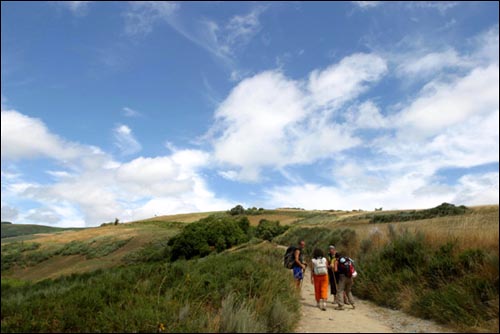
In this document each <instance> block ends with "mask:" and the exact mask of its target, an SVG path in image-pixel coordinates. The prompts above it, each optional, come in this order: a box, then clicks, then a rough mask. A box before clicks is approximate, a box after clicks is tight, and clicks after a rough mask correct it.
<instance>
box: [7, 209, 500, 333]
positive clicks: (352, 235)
mask: <svg viewBox="0 0 500 334" xmlns="http://www.w3.org/2000/svg"><path fill="white" fill-rule="evenodd" d="M411 212H412V211H411V210H407V211H405V213H404V214H402V213H401V211H392V212H389V211H377V212H364V211H333V210H329V211H305V210H293V209H281V210H258V211H250V212H249V213H251V214H248V215H243V216H246V217H247V218H248V220H246V221H245V220H244V219H243V220H242V219H241V218H242V217H243V216H242V215H236V216H230V215H229V214H227V213H222V212H219V213H216V214H215V215H213V213H197V214H188V215H176V216H163V217H154V218H151V219H148V220H143V221H139V222H133V223H125V224H119V225H117V226H114V225H106V226H102V227H97V228H89V229H85V230H79V231H66V232H64V233H56V234H40V235H35V236H33V238H32V239H31V240H26V241H9V242H7V243H5V242H4V243H2V332H3V331H9V332H10V331H13V332H16V331H34V332H39V331H60V332H83V331H90V332H92V331H111V332H117V331H125V332H131V331H150V332H151V331H154V330H155V328H156V327H155V326H158V325H159V324H164V325H165V327H166V329H165V330H166V331H167V332H174V331H193V332H199V331H203V332H206V331H234V332H241V331H246V332H248V331H272V332H275V331H276V332H278V331H290V330H293V326H294V324H295V320H293V319H294V317H295V316H298V310H297V309H296V305H297V304H298V303H294V301H295V302H296V298H297V297H298V296H297V295H295V294H294V293H293V292H290V290H288V288H286V287H287V286H288V284H289V283H291V282H290V281H291V276H290V275H289V273H288V272H286V270H284V268H283V267H282V264H281V262H282V255H283V254H282V250H281V251H280V250H277V249H276V247H275V246H273V244H275V243H279V244H282V245H288V244H291V243H296V242H297V240H298V239H305V240H306V243H307V249H306V253H308V254H310V253H311V252H312V250H313V249H314V247H321V248H324V249H326V248H327V246H328V245H329V244H332V243H333V244H335V245H336V246H337V248H338V249H339V251H340V252H342V253H346V254H348V255H350V256H351V257H353V258H354V259H355V260H356V265H357V269H358V273H359V277H358V278H357V279H356V284H355V286H354V294H355V296H358V297H362V298H366V299H370V300H373V301H375V302H377V303H379V304H381V305H385V306H389V307H393V308H398V309H403V310H405V311H406V312H408V313H411V314H414V315H417V316H420V317H423V318H432V319H435V320H437V321H440V322H442V323H444V324H449V325H452V326H454V328H455V329H456V330H457V331H464V332H465V331H483V332H484V331H486V332H489V331H496V330H497V329H498V316H497V314H498V250H499V246H498V244H499V235H498V231H499V229H498V223H499V219H498V218H499V217H498V206H485V207H474V208H470V210H466V211H464V212H463V213H460V214H458V215H446V216H437V217H433V218H426V219H419V218H421V214H422V213H418V211H416V212H414V213H416V215H415V216H413V217H414V218H415V220H412V219H409V218H408V215H411ZM376 215H381V216H385V217H384V218H383V219H382V222H380V223H371V222H373V221H374V220H373V217H374V216H376ZM388 216H390V218H387V217H388ZM398 216H404V219H403V220H404V221H401V222H398V221H394V219H397V217H398ZM394 217H396V218H394ZM200 219H201V220H200ZM227 219H229V220H234V223H233V222H231V223H230V222H229V220H227ZM176 220H180V221H176ZM199 220H200V221H199ZM226 220H227V221H226ZM262 220H266V223H259V222H261V221H262ZM276 220H279V221H280V222H281V223H282V225H281V227H280V228H276V225H275V224H274V223H269V222H270V221H271V222H273V221H276ZM387 220H388V221H390V222H385V221H387ZM195 221H197V223H196V224H191V223H193V222H195ZM375 221H376V220H375ZM203 224H208V225H206V226H207V227H204V225H203ZM210 224H212V225H210ZM283 225H285V226H284V227H283ZM187 226H192V227H190V228H186V227H187ZM208 226H212V227H208ZM224 226H227V227H228V228H221V227H224ZM229 227H230V228H229ZM238 228H241V231H240V232H238ZM266 229H267V230H266ZM214 231H218V232H214ZM283 231H286V232H285V233H283V234H281V235H278V236H276V233H282V232H283ZM228 233H229V234H228ZM232 233H234V234H232ZM241 233H243V234H241ZM273 237H274V239H273ZM261 238H266V239H272V241H273V244H269V243H263V242H262V239H261ZM5 240H12V239H10V238H9V239H5ZM245 240H249V241H248V242H245ZM241 242H243V243H242V244H241ZM235 246H236V247H235ZM227 247H232V248H231V249H230V250H228V251H223V252H221V251H222V250H223V249H225V248H227ZM175 249H177V251H175ZM179 250H181V251H180V252H179ZM215 253H218V254H217V255H216V254H215ZM174 254H176V255H174ZM206 254H211V255H209V256H208V257H205V255H206ZM178 257H181V258H179V259H177V258H178ZM183 257H185V258H190V257H192V259H190V260H185V259H182V258H183ZM245 268H247V269H245ZM249 268H252V269H251V270H250V269H249ZM240 272H241V273H242V274H241V275H240ZM261 279H262V280H261ZM252 282H253V283H252ZM273 282H274V283H273ZM277 282H279V284H277ZM249 284H250V285H249ZM252 284H254V285H252ZM91 286H96V287H97V288H96V289H94V288H92V289H91V288H90V287H91ZM89 289H90V290H89ZM186 289H187V290H186ZM262 289H263V290H262ZM264 291H267V293H264ZM84 296H85V297H84ZM87 296H90V297H89V298H90V299H89V300H91V302H88V303H87V302H85V300H84V299H85V298H87ZM273 296H279V297H278V298H277V299H276V300H274V299H270V298H271V297H273ZM47 297H50V298H47ZM273 298H274V297H273ZM28 301H29V302H28ZM79 305H80V306H79ZM81 305H83V306H81ZM93 305H94V306H93ZM271 305H272V306H273V307H271ZM294 305H295V306H294ZM78 307H80V308H81V311H79V310H78V309H76V308H78ZM46 310H56V311H55V312H54V315H53V316H52V315H50V314H46ZM31 314H33V315H36V316H35V317H33V316H31ZM188 314H189V316H187V315H188ZM27 319H32V320H30V321H31V322H30V321H27ZM33 319H35V320H33ZM249 319H250V320H249ZM273 324H278V325H273Z"/></svg>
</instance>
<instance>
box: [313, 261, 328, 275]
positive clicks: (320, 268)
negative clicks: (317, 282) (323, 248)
mask: <svg viewBox="0 0 500 334" xmlns="http://www.w3.org/2000/svg"><path fill="white" fill-rule="evenodd" d="M326 264H327V260H326V258H324V257H322V258H319V259H314V260H313V265H314V274H315V275H326V274H328V269H327V266H326Z"/></svg>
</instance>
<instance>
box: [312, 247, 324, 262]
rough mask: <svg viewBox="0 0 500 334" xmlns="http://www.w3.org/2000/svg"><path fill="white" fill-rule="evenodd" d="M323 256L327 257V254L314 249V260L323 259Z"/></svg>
mask: <svg viewBox="0 0 500 334" xmlns="http://www.w3.org/2000/svg"><path fill="white" fill-rule="evenodd" d="M323 256H325V254H324V253H323V251H322V250H321V249H319V248H314V251H313V258H315V259H318V258H320V257H323Z"/></svg>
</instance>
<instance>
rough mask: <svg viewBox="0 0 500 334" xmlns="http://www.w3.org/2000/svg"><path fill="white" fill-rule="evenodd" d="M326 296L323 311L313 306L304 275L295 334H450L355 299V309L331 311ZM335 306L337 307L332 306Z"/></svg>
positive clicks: (436, 326) (425, 323)
mask: <svg viewBox="0 0 500 334" xmlns="http://www.w3.org/2000/svg"><path fill="white" fill-rule="evenodd" d="M332 301H333V299H332V296H331V295H330V296H329V297H328V304H327V309H326V311H322V310H320V309H319V308H318V307H316V301H315V299H314V287H313V285H312V284H311V282H310V276H309V273H307V274H306V277H305V278H304V282H303V285H302V301H301V303H302V309H301V313H302V318H301V320H300V322H299V326H298V327H297V330H296V332H297V333H436V332H438V333H450V332H451V331H450V329H448V328H445V327H442V326H440V325H438V324H436V323H434V322H432V321H428V320H423V319H419V318H415V317H412V316H410V315H407V314H405V313H403V312H400V311H395V310H391V309H387V308H383V307H380V306H377V305H375V304H373V303H371V302H369V301H364V300H360V299H358V298H356V297H354V301H355V303H356V304H355V305H356V309H354V310H353V309H352V307H351V306H350V305H345V307H344V310H342V311H338V310H335V309H334V305H333V304H332ZM335 306H336V305H335Z"/></svg>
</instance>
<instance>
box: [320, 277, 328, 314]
mask: <svg viewBox="0 0 500 334" xmlns="http://www.w3.org/2000/svg"><path fill="white" fill-rule="evenodd" d="M327 298H328V276H326V275H325V276H322V280H321V299H322V300H323V305H322V306H321V309H322V310H326V300H327Z"/></svg>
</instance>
